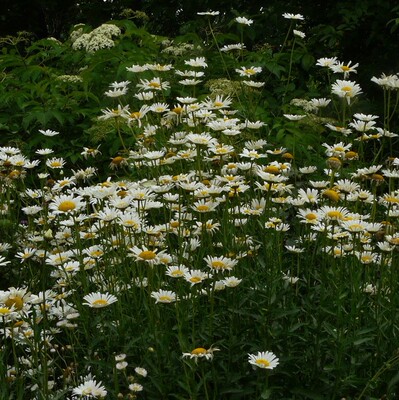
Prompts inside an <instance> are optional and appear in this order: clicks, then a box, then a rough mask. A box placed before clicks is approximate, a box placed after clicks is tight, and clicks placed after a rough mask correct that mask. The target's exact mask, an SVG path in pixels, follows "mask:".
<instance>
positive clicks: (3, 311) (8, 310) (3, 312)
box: [0, 307, 11, 315]
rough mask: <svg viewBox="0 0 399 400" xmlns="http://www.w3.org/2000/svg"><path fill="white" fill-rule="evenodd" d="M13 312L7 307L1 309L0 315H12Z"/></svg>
mask: <svg viewBox="0 0 399 400" xmlns="http://www.w3.org/2000/svg"><path fill="white" fill-rule="evenodd" d="M10 312H11V310H10V309H9V308H7V307H0V315H7V314H10Z"/></svg>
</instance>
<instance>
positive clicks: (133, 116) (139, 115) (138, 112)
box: [130, 111, 141, 119]
mask: <svg viewBox="0 0 399 400" xmlns="http://www.w3.org/2000/svg"><path fill="white" fill-rule="evenodd" d="M140 117H141V112H140V111H135V112H132V113H130V118H134V119H140Z"/></svg>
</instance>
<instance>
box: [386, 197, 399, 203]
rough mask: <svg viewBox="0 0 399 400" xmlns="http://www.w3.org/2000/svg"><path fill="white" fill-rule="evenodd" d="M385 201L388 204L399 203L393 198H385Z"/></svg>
mask: <svg viewBox="0 0 399 400" xmlns="http://www.w3.org/2000/svg"><path fill="white" fill-rule="evenodd" d="M385 201H387V202H388V203H399V199H398V198H397V197H392V196H387V197H385Z"/></svg>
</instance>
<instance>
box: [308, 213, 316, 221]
mask: <svg viewBox="0 0 399 400" xmlns="http://www.w3.org/2000/svg"><path fill="white" fill-rule="evenodd" d="M305 218H306V219H308V220H309V221H313V220H315V219H317V215H316V214H315V213H308V214H306V215H305Z"/></svg>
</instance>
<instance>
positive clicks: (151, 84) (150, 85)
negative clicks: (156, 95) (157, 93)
mask: <svg viewBox="0 0 399 400" xmlns="http://www.w3.org/2000/svg"><path fill="white" fill-rule="evenodd" d="M148 86H149V87H152V88H160V87H161V84H160V83H158V82H150V83H149V84H148Z"/></svg>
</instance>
